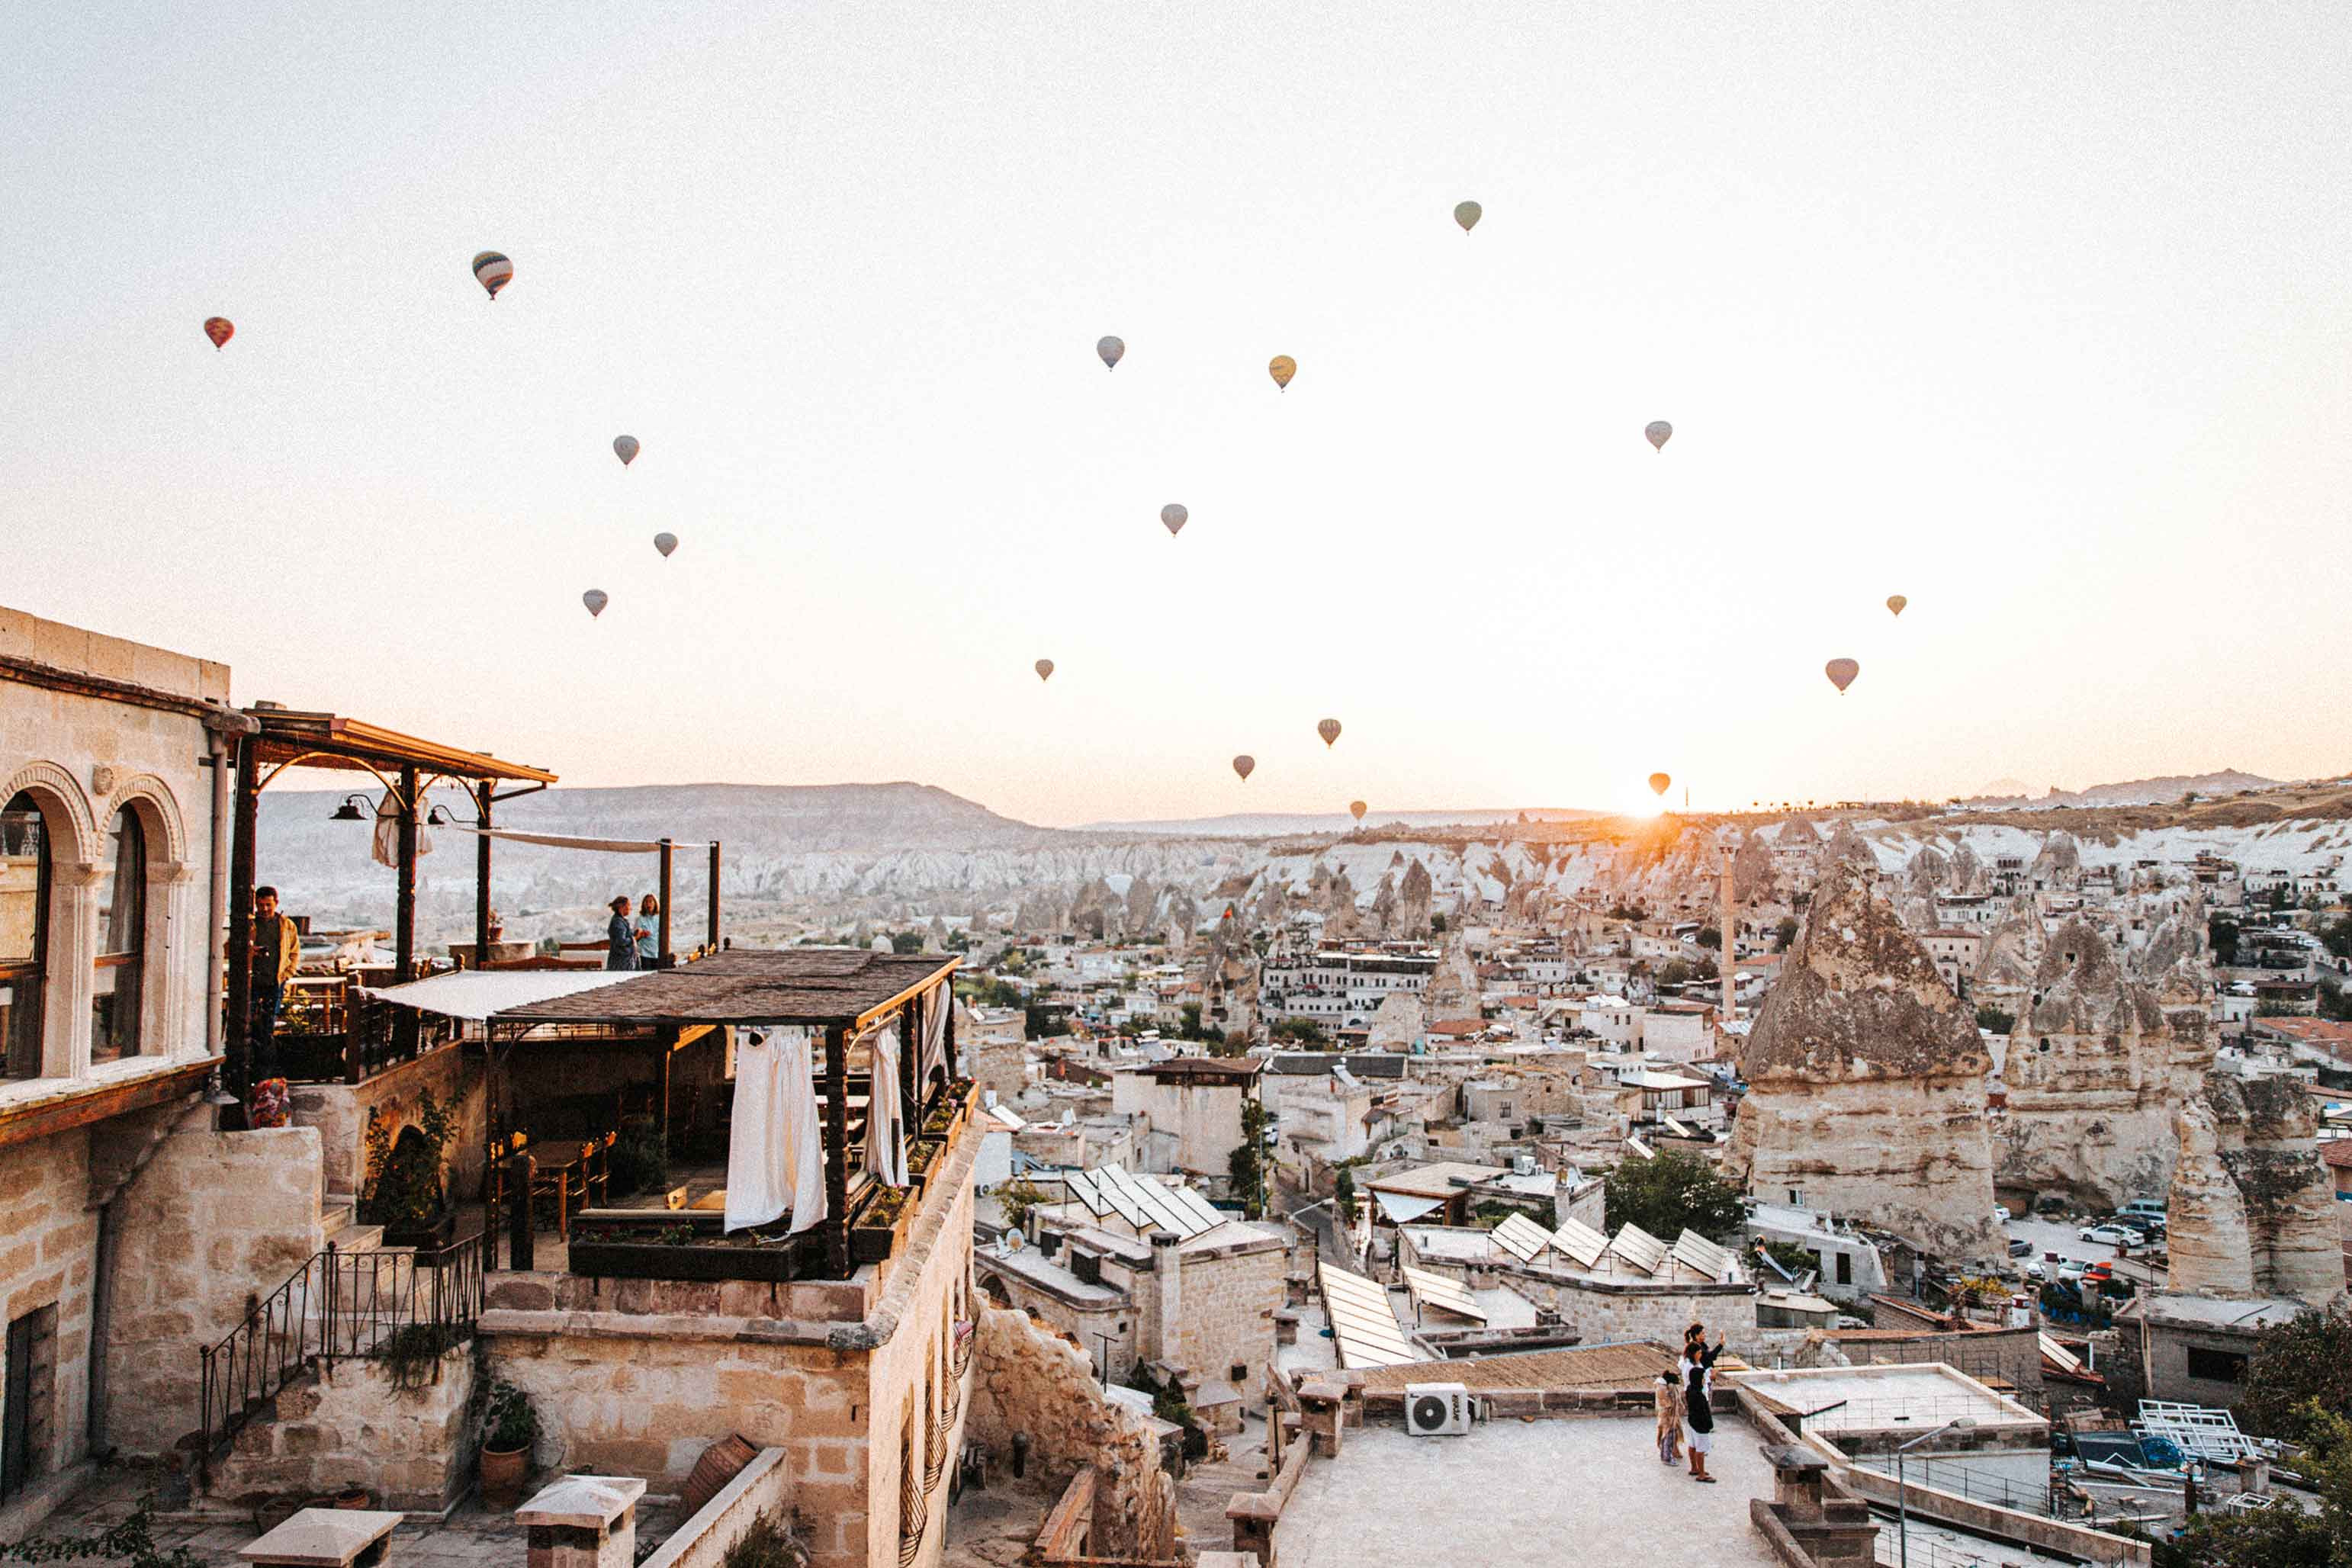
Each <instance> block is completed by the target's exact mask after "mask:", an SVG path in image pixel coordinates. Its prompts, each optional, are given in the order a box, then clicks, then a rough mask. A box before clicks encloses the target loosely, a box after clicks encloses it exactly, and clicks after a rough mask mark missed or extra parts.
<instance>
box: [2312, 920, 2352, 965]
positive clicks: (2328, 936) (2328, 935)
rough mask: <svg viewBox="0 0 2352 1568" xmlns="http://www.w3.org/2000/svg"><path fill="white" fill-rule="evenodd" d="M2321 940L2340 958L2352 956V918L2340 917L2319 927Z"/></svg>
mask: <svg viewBox="0 0 2352 1568" xmlns="http://www.w3.org/2000/svg"><path fill="white" fill-rule="evenodd" d="M2319 940H2320V942H2322V943H2323V944H2324V945H2325V946H2326V949H2327V951H2328V952H2332V953H2334V954H2335V955H2336V957H2338V958H2352V918H2347V917H2339V918H2337V919H2336V920H2332V921H2328V922H2327V923H2326V924H2325V925H2323V926H2321V927H2320V928H2319Z"/></svg>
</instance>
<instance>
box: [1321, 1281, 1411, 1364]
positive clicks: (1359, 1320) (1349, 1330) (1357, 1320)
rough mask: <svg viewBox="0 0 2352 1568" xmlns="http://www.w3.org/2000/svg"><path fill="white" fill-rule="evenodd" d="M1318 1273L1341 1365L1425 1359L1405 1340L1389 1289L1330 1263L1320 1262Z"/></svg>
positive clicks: (1393, 1362) (1332, 1337)
mask: <svg viewBox="0 0 2352 1568" xmlns="http://www.w3.org/2000/svg"><path fill="white" fill-rule="evenodd" d="M1316 1274H1317V1276H1318V1278H1319V1279H1320V1280H1321V1281H1322V1286H1323V1310H1325V1311H1326V1312H1328V1313H1329V1314H1330V1317H1331V1342H1332V1343H1333V1344H1335V1345H1337V1346H1338V1347H1339V1365H1340V1366H1341V1367H1342V1368H1344V1369H1346V1370H1348V1371H1350V1372H1352V1371H1354V1370H1355V1369H1356V1368H1358V1367H1368V1366H1410V1365H1411V1364H1412V1363H1415V1362H1418V1361H1422V1360H1423V1359H1425V1358H1423V1357H1422V1356H1419V1355H1416V1354H1414V1353H1413V1350H1412V1345H1410V1344H1408V1343H1407V1342H1405V1337H1404V1325H1402V1323H1400V1322H1398V1321H1397V1319H1396V1309H1395V1308H1393V1307H1391V1306H1390V1305H1389V1293H1388V1292H1387V1291H1386V1290H1383V1289H1381V1288H1380V1286H1378V1285H1376V1284H1374V1283H1373V1282H1372V1281H1371V1280H1370V1279H1365V1278H1364V1277H1363V1276H1362V1275H1360V1274H1350V1273H1349V1272H1348V1271H1347V1270H1346V1269H1344V1268H1333V1267H1332V1266H1331V1265H1330V1264H1328V1263H1325V1264H1319V1265H1318V1266H1317V1268H1316Z"/></svg>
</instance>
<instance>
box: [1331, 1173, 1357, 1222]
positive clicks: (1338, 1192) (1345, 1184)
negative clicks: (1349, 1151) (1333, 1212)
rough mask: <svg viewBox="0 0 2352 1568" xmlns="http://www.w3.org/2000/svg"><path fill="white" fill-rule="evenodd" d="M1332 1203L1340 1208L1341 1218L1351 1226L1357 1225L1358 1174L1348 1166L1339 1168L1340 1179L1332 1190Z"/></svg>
mask: <svg viewBox="0 0 2352 1568" xmlns="http://www.w3.org/2000/svg"><path fill="white" fill-rule="evenodd" d="M1331 1196H1332V1201H1333V1202H1335V1203H1337V1204H1338V1205H1339V1217H1340V1218H1341V1219H1343V1220H1345V1221H1347V1222H1348V1223H1349V1225H1353V1224H1355V1223H1356V1173H1355V1172H1353V1171H1351V1170H1349V1168H1348V1167H1347V1166H1345V1165H1342V1166H1340V1167H1339V1181H1338V1182H1337V1183H1335V1184H1333V1185H1332V1188H1331Z"/></svg>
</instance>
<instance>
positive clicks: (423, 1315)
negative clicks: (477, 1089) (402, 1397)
mask: <svg viewBox="0 0 2352 1568" xmlns="http://www.w3.org/2000/svg"><path fill="white" fill-rule="evenodd" d="M481 1310H482V1238H481V1237H478V1236H475V1237H467V1239H465V1240H464V1241H461V1242H458V1243H457V1244H456V1245H455V1246H453V1247H446V1248H444V1249H443V1250H441V1251H439V1252H407V1251H382V1252H377V1251H369V1252H340V1251H338V1250H336V1248H335V1247H333V1245H332V1244H330V1245H329V1246H328V1247H327V1249H326V1250H325V1251H324V1252H321V1253H319V1254H317V1255H316V1256H315V1257H313V1258H311V1259H310V1261H309V1262H308V1263H305V1264H304V1265H303V1266H302V1267H301V1268H299V1269H297V1270H295V1271H294V1273H293V1274H292V1275H291V1276H290V1277H289V1278H288V1279H287V1280H286V1282H285V1283H284V1284H282V1285H280V1286H278V1289H275V1290H273V1291H271V1292H270V1293H269V1295H268V1297H266V1298H264V1299H262V1300H257V1301H255V1302H253V1303H251V1304H250V1305H249V1306H248V1307H247V1310H246V1315H245V1321H243V1322H241V1323H239V1324H237V1326H236V1328H234V1329H232V1330H230V1331H228V1333H227V1334H226V1335H225V1336H224V1337H223V1338H222V1339H221V1341H220V1342H218V1343H217V1344H214V1345H208V1346H206V1347H205V1349H204V1350H203V1351H202V1352H200V1354H201V1355H202V1357H203V1367H202V1374H201V1377H200V1379H199V1399H200V1400H201V1403H202V1408H201V1410H200V1412H199V1415H198V1422H197V1432H198V1435H199V1436H200V1438H201V1440H202V1444H203V1447H201V1448H200V1449H199V1450H198V1454H199V1458H200V1463H201V1464H202V1465H204V1466H205V1467H206V1468H209V1467H210V1465H211V1462H212V1460H213V1459H214V1458H215V1457H216V1456H217V1455H218V1454H219V1453H220V1451H221V1448H222V1446H223V1445H225V1444H226V1443H227V1442H228V1440H229V1439H230V1438H232V1437H234V1436H236V1434H237V1432H238V1430H239V1429H241V1428H242V1427H243V1426H245V1425H246V1424H247V1422H249V1421H251V1420H253V1419H254V1418H255V1417H256V1416H257V1415H258V1416H266V1415H267V1414H268V1408H269V1401H270V1400H271V1399H272V1398H273V1397H275V1396H276V1394H278V1391H279V1390H280V1389H283V1388H284V1387H285V1386H286V1385H287V1384H290V1383H292V1382H293V1381H294V1380H295V1379H297V1378H299V1377H300V1376H302V1375H304V1374H305V1373H308V1372H310V1370H311V1369H312V1367H314V1366H315V1365H318V1364H320V1363H333V1362H337V1361H343V1360H352V1359H356V1358H359V1357H362V1356H373V1355H379V1354H383V1353H386V1352H398V1351H400V1350H402V1349H403V1348H410V1349H414V1350H415V1352H419V1353H431V1354H438V1353H439V1352H441V1351H442V1350H445V1349H446V1348H447V1347H448V1346H449V1345H451V1344H454V1343H456V1342H457V1341H458V1340H459V1339H462V1338H463V1337H464V1336H465V1334H466V1333H467V1331H470V1330H471V1329H472V1327H473V1325H474V1322H475V1321H476V1320H477V1319H478V1318H479V1317H480V1316H481Z"/></svg>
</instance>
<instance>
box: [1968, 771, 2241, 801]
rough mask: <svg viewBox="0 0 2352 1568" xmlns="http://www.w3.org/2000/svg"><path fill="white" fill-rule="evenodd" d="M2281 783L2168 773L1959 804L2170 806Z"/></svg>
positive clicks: (2225, 774) (2229, 774)
mask: <svg viewBox="0 0 2352 1568" xmlns="http://www.w3.org/2000/svg"><path fill="white" fill-rule="evenodd" d="M2281 782H2282V781H2281V780H2278V779H2266V778H2264V777H2263V776H2262V775H2261V774H2260V773H2240V772H2239V771H2238V770H2236V769H2235V768H2223V769H2222V770H2221V771H2220V772H2219V773H2167V774H2164V775H2163V776H2161V777H2158V778H2152V779H2130V780H2127V781H2126V782H2124V783H2121V784H2092V785H2091V786H2090V787H2088V788H2087V789H2079V790H2063V789H2060V788H2059V787H2058V786H2057V785H2055V784H2053V785H2051V786H2050V791H2049V793H2048V794H2046V795H2033V794H2032V793H2030V792H2028V791H2027V790H2026V789H2025V787H2024V786H2023V785H2022V784H2018V785H2016V793H2014V794H2001V795H1993V794H1988V795H1971V796H1969V798H1967V799H1965V800H1963V801H1961V802H1960V805H1962V806H1963V807H1966V808H1968V809H1969V810H1975V811H2024V810H2034V809H2047V810H2054V809H2056V808H2058V807H2060V806H2070V805H2073V806H2100V805H2172V804H2173V803H2174V802H2176V801H2178V800H2179V799H2180V797H2181V796H2183V795H2200V796H2203V797H2204V798H2206V799H2209V800H2210V799H2211V798H2212V797H2214V796H2216V795H2236V794H2237V793H2238V792H2239V791H2240V790H2249V789H2276V788H2278V787H2279V785H2280V784H2281ZM2014 783H2015V781H2013V780H2011V779H2001V780H1998V781H1996V786H1999V785H2009V784H2014Z"/></svg>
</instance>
